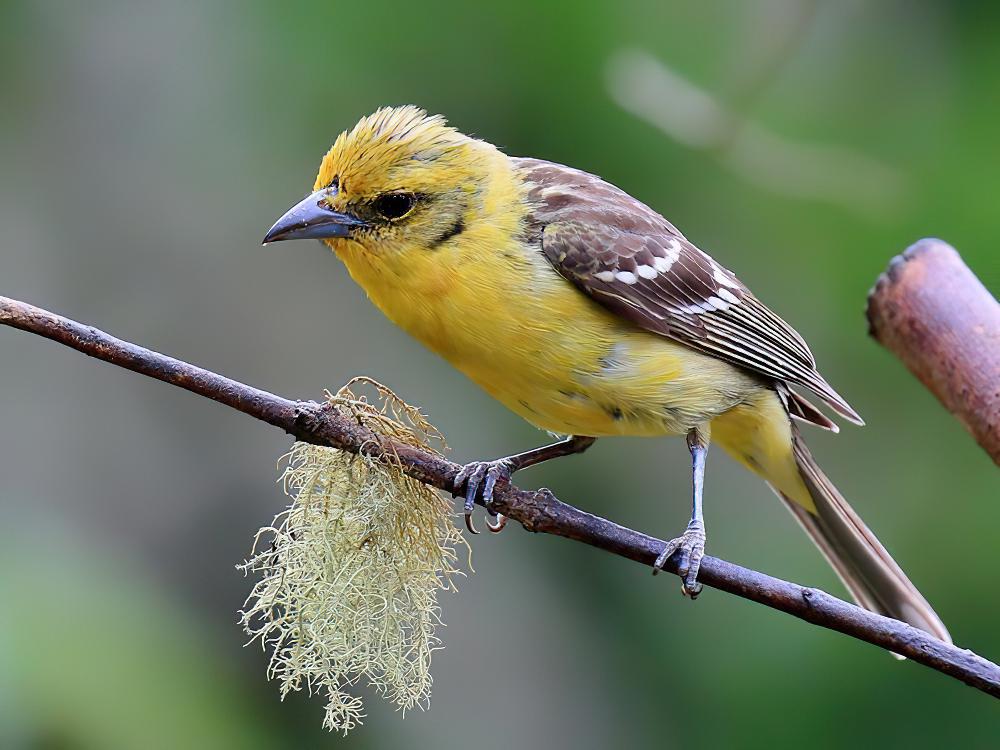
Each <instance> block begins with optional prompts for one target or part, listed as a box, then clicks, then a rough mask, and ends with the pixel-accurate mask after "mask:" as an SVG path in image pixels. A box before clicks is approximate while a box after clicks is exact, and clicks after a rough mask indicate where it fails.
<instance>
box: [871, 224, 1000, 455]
mask: <svg viewBox="0 0 1000 750" xmlns="http://www.w3.org/2000/svg"><path fill="white" fill-rule="evenodd" d="M868 322H869V324H870V326H871V327H870V333H871V335H872V336H874V337H875V339H876V340H877V341H878V342H879V343H880V344H882V346H884V347H886V348H887V349H888V350H889V351H891V352H892V353H893V354H895V355H896V356H897V357H899V358H900V359H901V360H903V363H904V364H905V365H906V366H907V367H908V368H909V369H910V372H912V373H913V374H914V375H916V376H917V378H919V379H920V382H922V383H923V384H924V385H925V386H927V388H928V389H929V390H930V391H931V393H933V394H934V395H935V396H937V398H938V400H939V401H940V402H941V403H942V404H944V407H945V408H946V409H947V410H948V411H950V412H951V413H952V414H954V415H955V417H957V418H958V420H959V421H960V422H961V423H962V424H963V425H965V429H967V430H968V431H969V432H970V433H971V434H972V437H974V438H975V439H976V442H978V443H979V445H981V446H982V448H983V450H984V451H986V452H987V453H988V454H989V455H990V456H991V457H992V458H993V460H994V461H995V462H996V463H997V464H998V465H1000V304H998V303H997V301H996V300H995V299H994V298H993V295H992V294H990V293H989V291H988V290H987V289H986V287H984V286H983V285H982V283H981V282H980V281H979V279H977V278H976V276H975V274H973V273H972V271H970V270H969V267H968V266H966V265H965V263H963V262H962V258H961V257H960V256H959V254H958V253H957V252H956V251H955V249H954V248H953V247H952V246H951V245H949V244H947V243H946V242H942V241H941V240H935V239H923V240H920V241H919V242H917V243H916V244H914V245H911V246H910V247H909V248H907V250H906V252H904V253H903V254H902V255H897V256H896V257H895V258H893V259H892V261H891V262H890V263H889V267H888V269H886V271H885V273H883V274H882V275H881V276H880V277H879V279H878V281H877V282H876V284H875V288H874V289H872V291H871V293H870V294H869V296H868Z"/></svg>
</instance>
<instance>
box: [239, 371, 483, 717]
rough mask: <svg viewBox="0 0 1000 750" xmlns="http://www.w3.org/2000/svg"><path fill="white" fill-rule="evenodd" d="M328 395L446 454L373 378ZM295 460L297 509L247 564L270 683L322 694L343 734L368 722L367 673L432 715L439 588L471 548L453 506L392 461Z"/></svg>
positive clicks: (365, 419) (307, 453) (251, 611)
mask: <svg viewBox="0 0 1000 750" xmlns="http://www.w3.org/2000/svg"><path fill="white" fill-rule="evenodd" d="M352 388H354V389H358V388H361V389H363V391H364V392H369V393H372V394H373V398H369V397H368V396H366V395H357V394H356V393H355V392H354V390H352ZM327 395H328V397H329V405H330V408H335V409H338V410H340V411H341V412H342V413H345V414H348V415H350V416H351V417H353V418H355V419H357V420H358V421H359V422H360V423H361V424H363V425H365V426H366V427H368V428H369V429H371V430H373V431H374V432H377V433H378V434H380V435H383V436H387V437H391V438H393V439H394V440H397V441H399V442H401V443H405V444H408V445H412V446H414V447H419V448H421V449H424V450H429V451H435V452H440V451H441V450H444V449H445V446H444V441H443V440H442V439H441V435H440V433H438V432H437V430H435V429H434V427H432V426H431V425H430V424H429V423H428V422H427V421H426V419H425V418H424V417H423V416H422V415H421V414H420V412H419V411H418V410H417V409H415V408H413V407H411V406H409V405H407V404H406V403H404V402H403V401H401V400H400V399H399V398H397V397H396V396H395V395H394V394H393V393H392V392H391V391H389V390H388V389H387V388H385V387H384V386H381V385H379V384H378V383H376V382H375V381H372V380H370V379H368V378H355V379H354V380H352V381H351V382H349V383H348V384H347V385H346V386H344V388H342V389H341V390H340V391H339V392H338V393H337V394H335V395H330V394H327ZM285 458H286V469H285V471H284V474H283V476H282V480H283V484H284V487H285V491H286V493H287V494H288V495H289V497H291V499H292V500H291V504H290V506H289V507H288V508H287V509H286V510H284V511H283V512H282V513H280V514H278V516H277V517H276V518H275V520H274V522H273V524H272V525H271V526H269V527H266V528H264V529H261V530H260V531H259V532H258V534H257V537H256V539H255V541H254V545H253V550H252V552H251V555H250V558H249V559H248V560H247V561H246V562H245V563H244V564H243V565H241V566H240V567H241V569H243V570H244V571H245V572H247V573H261V574H262V576H263V577H262V578H261V580H260V581H258V582H257V584H256V585H255V586H254V588H253V590H252V591H251V593H250V595H249V597H247V600H246V603H245V604H244V609H243V611H242V612H241V613H240V614H241V623H242V625H243V627H244V629H245V630H246V632H247V633H248V634H249V635H250V636H251V642H254V641H256V642H259V643H260V644H261V645H262V646H263V647H264V648H265V649H270V651H271V656H270V663H269V665H268V670H267V673H268V677H269V678H270V679H275V680H277V681H278V683H279V688H280V691H281V696H282V698H284V696H286V695H287V694H288V693H289V692H291V691H293V690H303V689H305V690H307V691H308V692H309V694H310V695H311V694H312V693H313V692H314V691H317V692H325V693H326V696H327V706H326V717H325V719H324V722H323V725H324V726H325V727H327V728H328V729H330V730H339V731H342V732H344V733H346V732H347V731H348V730H349V729H352V728H353V727H355V726H357V725H358V724H360V723H361V720H362V718H363V717H364V712H363V706H362V701H361V699H360V698H359V697H357V696H356V695H354V694H352V693H351V692H350V688H351V687H352V686H353V685H355V684H356V683H357V682H358V681H359V680H360V679H362V678H364V679H365V680H367V681H368V682H369V683H370V684H371V685H372V686H373V687H374V688H375V689H376V691H378V692H379V693H381V694H382V695H383V696H384V697H385V698H386V699H387V700H389V701H391V702H393V703H395V704H396V705H397V706H398V707H399V708H400V709H401V710H402V711H403V712H404V713H405V711H406V710H408V709H411V708H414V707H421V708H425V707H426V706H427V704H428V701H429V698H430V690H431V674H430V663H431V654H432V653H433V652H434V651H435V650H437V649H438V648H441V640H440V638H439V637H438V635H437V629H438V627H439V626H440V625H441V617H440V607H439V605H438V592H439V591H440V590H442V589H451V590H455V578H456V577H457V576H459V575H461V574H462V573H461V571H460V569H459V568H458V557H459V554H458V551H459V549H460V548H462V549H465V550H466V552H468V546H467V544H466V543H465V540H464V539H463V537H462V535H461V533H460V532H459V530H458V529H457V528H456V526H455V525H454V523H452V520H451V515H452V508H451V503H450V501H449V500H447V499H446V498H444V497H442V496H440V495H439V494H438V493H437V492H436V491H435V490H433V489H432V488H429V487H427V486H426V485H424V484H421V483H420V482H418V481H416V480H415V479H411V478H410V477H408V476H406V475H405V474H403V472H402V471H401V470H400V468H399V464H398V462H397V461H396V460H394V459H393V458H389V459H387V460H377V459H374V458H371V457H367V456H358V455H355V454H352V453H347V452H344V451H340V450H336V449H333V448H325V447H320V446H316V445H311V444H307V443H296V444H295V445H294V446H293V447H292V449H291V451H290V453H289V454H288V455H287V456H286V457H285Z"/></svg>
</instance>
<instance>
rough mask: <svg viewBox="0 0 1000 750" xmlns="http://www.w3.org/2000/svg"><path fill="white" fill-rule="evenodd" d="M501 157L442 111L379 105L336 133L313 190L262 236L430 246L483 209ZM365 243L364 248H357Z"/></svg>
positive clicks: (380, 248) (389, 248)
mask: <svg viewBox="0 0 1000 750" xmlns="http://www.w3.org/2000/svg"><path fill="white" fill-rule="evenodd" d="M498 160H504V161H505V160H506V158H505V157H504V156H503V155H502V154H500V152H499V151H497V150H496V148H494V147H493V146H491V145H490V144H488V143H485V142H483V141H478V140H475V139H473V138H469V137H468V136H465V135H462V134H461V133H459V132H458V131H457V130H455V129H454V128H452V127H449V126H448V125H447V124H446V122H445V119H444V118H443V117H441V116H440V115H434V116H428V115H427V113H426V112H424V111H423V110H421V109H418V108H416V107H412V106H406V107H395V108H388V107H387V108H382V109H379V110H377V111H376V112H375V113H373V114H371V115H369V116H368V117H365V118H363V119H362V120H361V121H360V122H359V123H358V124H357V125H355V126H354V128H353V129H351V130H350V131H344V132H343V133H341V134H340V136H338V138H337V140H336V142H335V143H334V144H333V147H332V148H331V149H330V151H329V152H328V153H327V154H326V156H325V157H324V158H323V163H322V165H321V166H320V170H319V174H318V175H317V177H316V183H315V185H314V187H313V189H314V191H315V192H313V194H312V195H310V196H309V197H308V198H306V199H305V200H303V201H302V202H300V203H299V204H298V205H296V206H294V207H293V208H292V209H291V210H289V211H288V212H287V213H286V214H285V215H284V216H283V217H282V218H281V219H279V220H278V222H277V223H276V224H275V225H274V227H272V228H271V230H270V231H269V232H268V234H267V237H265V239H264V242H265V243H266V242H274V241H277V240H287V239H304V238H315V239H322V240H324V241H325V242H326V243H327V244H328V245H330V247H331V248H333V249H334V250H335V251H337V252H338V254H341V253H343V252H350V249H351V246H352V245H353V248H354V250H355V251H358V250H362V251H364V252H367V253H373V254H377V255H380V256H383V257H384V256H386V255H389V254H391V253H393V252H394V251H396V252H400V251H404V250H407V249H415V248H422V249H425V250H426V249H433V248H435V247H437V246H439V245H440V244H441V243H442V242H444V241H446V240H447V239H449V238H450V237H453V236H455V235H457V234H459V233H461V232H462V231H463V230H464V228H465V226H466V225H467V223H468V222H469V221H470V220H471V218H472V216H481V215H482V214H483V213H484V211H485V210H486V209H485V205H484V201H485V199H486V193H487V192H488V187H489V182H490V180H491V179H493V178H494V177H495V176H496V174H497V164H498ZM358 246H360V247H358Z"/></svg>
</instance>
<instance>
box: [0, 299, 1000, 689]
mask: <svg viewBox="0 0 1000 750" xmlns="http://www.w3.org/2000/svg"><path fill="white" fill-rule="evenodd" d="M0 324H3V325H8V326H12V327H14V328H19V329H21V330H24V331H28V332H31V333H35V334H38V335H39V336H44V337H46V338H49V339H52V340H53V341H57V342H59V343H61V344H65V345H66V346H69V347H72V348H73V349H76V350H78V351H80V352H83V353H84V354H88V355H90V356H92V357H96V358H97V359H101V360H104V361H105V362H109V363H111V364H114V365H117V366H119V367H124V368H126V369H129V370H132V371H134V372H138V373H142V374H143V375H148V376H149V377H152V378H156V379H157V380H162V381H164V382H166V383H170V384H172V385H176V386H179V387H181V388H185V389H187V390H189V391H191V392H193V393H196V394H198V395H200V396H204V397H206V398H210V399H212V400H213V401H218V402H219V403H222V404H225V405H227V406H230V407H232V408H234V409H237V410H239V411H241V412H243V413H245V414H249V415H250V416H252V417H255V418H257V419H259V420H262V421H264V422H267V423H268V424H272V425H274V426H276V427H280V428H281V429H283V430H285V432H287V433H289V434H291V435H292V436H294V437H295V438H296V439H297V440H303V441H306V442H309V443H314V444H316V445H326V446H331V447H334V448H339V449H341V450H346V451H351V452H353V453H363V454H366V455H372V456H376V457H377V456H391V455H393V454H395V455H396V456H398V458H399V460H400V462H401V464H402V467H403V470H404V471H405V472H406V473H407V474H408V475H410V476H412V477H414V478H416V479H418V480H420V481H421V482H424V483H426V484H428V485H431V486H433V487H437V488H439V489H442V490H445V491H449V492H450V491H451V489H452V483H453V480H454V477H455V475H456V474H457V473H458V471H459V468H460V467H459V466H458V465H456V464H453V463H451V462H450V461H447V460H445V459H443V458H440V457H437V456H434V455H431V454H428V453H425V452H423V451H419V450H416V449H414V448H412V447H409V446H405V445H400V444H397V443H392V442H391V441H388V440H386V439H384V438H381V437H379V436H377V435H375V434H373V433H371V432H369V431H368V430H366V429H365V428H363V427H361V426H360V425H358V424H357V422H355V421H354V420H351V419H349V418H348V417H346V416H344V415H342V414H340V413H339V412H337V411H336V410H334V409H331V408H329V407H327V406H326V405H324V404H320V403H317V402H315V401H290V400H289V399H285V398H282V397H280V396H275V395H273V394H271V393H267V392H266V391H262V390H258V389H257V388H252V387H251V386H248V385H244V384H243V383H239V382H237V381H235V380H230V379H229V378H225V377H223V376H221V375H217V374H215V373H213V372H209V371H207V370H203V369H201V368H199V367H195V366H194V365H190V364H187V363H185V362H181V361H180V360H177V359H173V358H171V357H166V356H164V355H162V354H158V353H156V352H154V351H150V350H149V349H144V348H142V347H140V346H136V345H134V344H130V343H128V342H125V341H121V340H119V339H116V338H114V337H112V336H109V335H108V334H106V333H103V332H102V331H99V330H97V329H96V328H92V327H90V326H85V325H82V324H80V323H76V322H74V321H72V320H69V319H67V318H63V317H61V316H58V315H55V314H53V313H50V312H47V311H45V310H42V309H39V308H37V307H33V306H31V305H28V304H26V303H23V302H18V301H16V300H12V299H8V298H6V297H0ZM494 497H495V500H494V503H493V505H494V510H496V511H499V512H501V513H504V514H505V515H507V516H508V517H510V518H512V519H514V520H516V521H518V522H520V523H521V525H522V526H524V528H525V529H527V530H529V531H536V532H542V533H546V534H553V535H556V536H561V537H565V538H567V539H573V540H576V541H579V542H584V543H585V544H589V545H591V546H594V547H598V548H599V549H603V550H605V551H607V552H612V553H614V554H616V555H620V556H621V557H625V558H628V559H629V560H634V561H636V562H638V563H641V564H643V565H648V566H652V563H653V561H654V560H655V559H656V556H657V555H658V554H659V552H660V550H662V549H663V545H664V542H663V541H661V540H659V539H655V538H654V537H651V536H646V535H645V534H641V533H639V532H637V531H633V530H631V529H627V528H625V527H623V526H619V525H618V524H616V523H612V522H611V521H608V520H605V519H603V518H599V517H597V516H594V515H591V514H590V513H585V512H584V511H582V510H579V509H577V508H574V507H573V506H571V505H568V504H566V503H564V502H562V501H561V500H559V499H558V498H556V497H555V496H554V495H553V494H552V493H551V492H549V491H548V490H544V489H543V490H538V491H534V492H532V491H527V490H521V489H518V488H517V487H515V486H513V485H510V484H503V485H498V486H497V488H496V492H495V496H494ZM667 569H668V570H669V571H670V572H676V561H675V560H673V559H671V560H670V561H668V564H667ZM698 580H699V581H700V582H701V583H703V584H704V585H706V586H712V587H714V588H716V589H719V590H721V591H726V592H729V593H731V594H735V595H736V596H740V597H743V598H744V599H749V600H751V601H754V602H758V603H760V604H764V605H766V606H768V607H772V608H774V609H777V610H780V611H782V612H786V613H788V614H790V615H794V616H795V617H798V618H800V619H803V620H805V621H806V622H811V623H813V624H815V625H820V626H822V627H825V628H829V629H830V630H836V631H838V632H840V633H844V634H845V635H849V636H851V637H853V638H857V639H859V640H862V641H867V642H868V643H871V644H874V645H876V646H880V647H881V648H884V649H888V650H889V651H892V652H894V653H896V654H900V655H902V656H906V657H908V658H910V659H912V660H913V661H915V662H919V663H920V664H924V665H926V666H928V667H931V668H932V669H936V670H937V671H939V672H942V673H944V674H946V675H950V676H951V677H954V678H956V679H958V680H961V681H962V682H964V683H966V684H968V685H971V686H972V687H975V688H977V689H978V690H982V691H983V692H985V693H988V694H989V695H992V696H994V697H996V698H1000V666H997V665H996V664H994V663H992V662H990V661H987V660H986V659H984V658H982V657H981V656H977V655H976V654H974V653H973V652H971V651H968V650H965V649H961V648H958V647H957V646H953V645H951V644H948V643H944V642H943V641H939V640H938V639H936V638H934V637H933V636H931V635H928V634H927V633H925V632H923V631H922V630H917V629H916V628H913V627H911V626H909V625H907V624H905V623H902V622H898V621H897V620H893V619H891V618H888V617H883V616H881V615H877V614H874V613H872V612H868V611H866V610H863V609H861V608H859V607H856V606H854V605H853V604H848V603H847V602H845V601H842V600H840V599H837V598H836V597H833V596H831V595H830V594H827V593H825V592H823V591H820V590H818V589H814V588H804V587H802V586H799V585H797V584H794V583H789V582H788V581H783V580H780V579H778V578H773V577H771V576H769V575H765V574H764V573H758V572H757V571H754V570H749V569H747V568H743V567H740V566H739V565H734V564H733V563H730V562H726V561H725V560H720V559H718V558H715V557H705V558H704V560H703V561H702V564H701V571H700V574H699V576H698Z"/></svg>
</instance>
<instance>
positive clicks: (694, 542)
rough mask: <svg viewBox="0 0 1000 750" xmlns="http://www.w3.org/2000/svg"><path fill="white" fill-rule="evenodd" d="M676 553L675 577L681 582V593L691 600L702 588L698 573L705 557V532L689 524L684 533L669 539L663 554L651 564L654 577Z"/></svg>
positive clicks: (698, 526) (699, 527) (697, 526)
mask: <svg viewBox="0 0 1000 750" xmlns="http://www.w3.org/2000/svg"><path fill="white" fill-rule="evenodd" d="M675 552H678V553H679V556H678V559H677V575H678V576H680V579H681V581H682V585H681V591H682V592H683V593H684V595H685V596H690V597H691V598H692V599H695V598H697V597H698V594H700V593H701V589H702V586H701V584H700V583H698V571H699V569H700V568H701V560H702V558H703V557H704V556H705V530H704V528H702V527H701V526H700V525H699V524H690V525H689V526H688V527H687V529H686V530H685V531H684V533H683V534H682V535H681V536H679V537H677V538H676V539H671V540H670V541H669V542H667V544H666V546H665V547H664V548H663V552H661V553H660V555H659V557H657V558H656V562H654V563H653V575H656V574H657V573H659V572H660V571H661V570H663V566H664V565H666V564H667V560H669V559H670V557H671V556H672V555H673V554H674V553H675Z"/></svg>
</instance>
